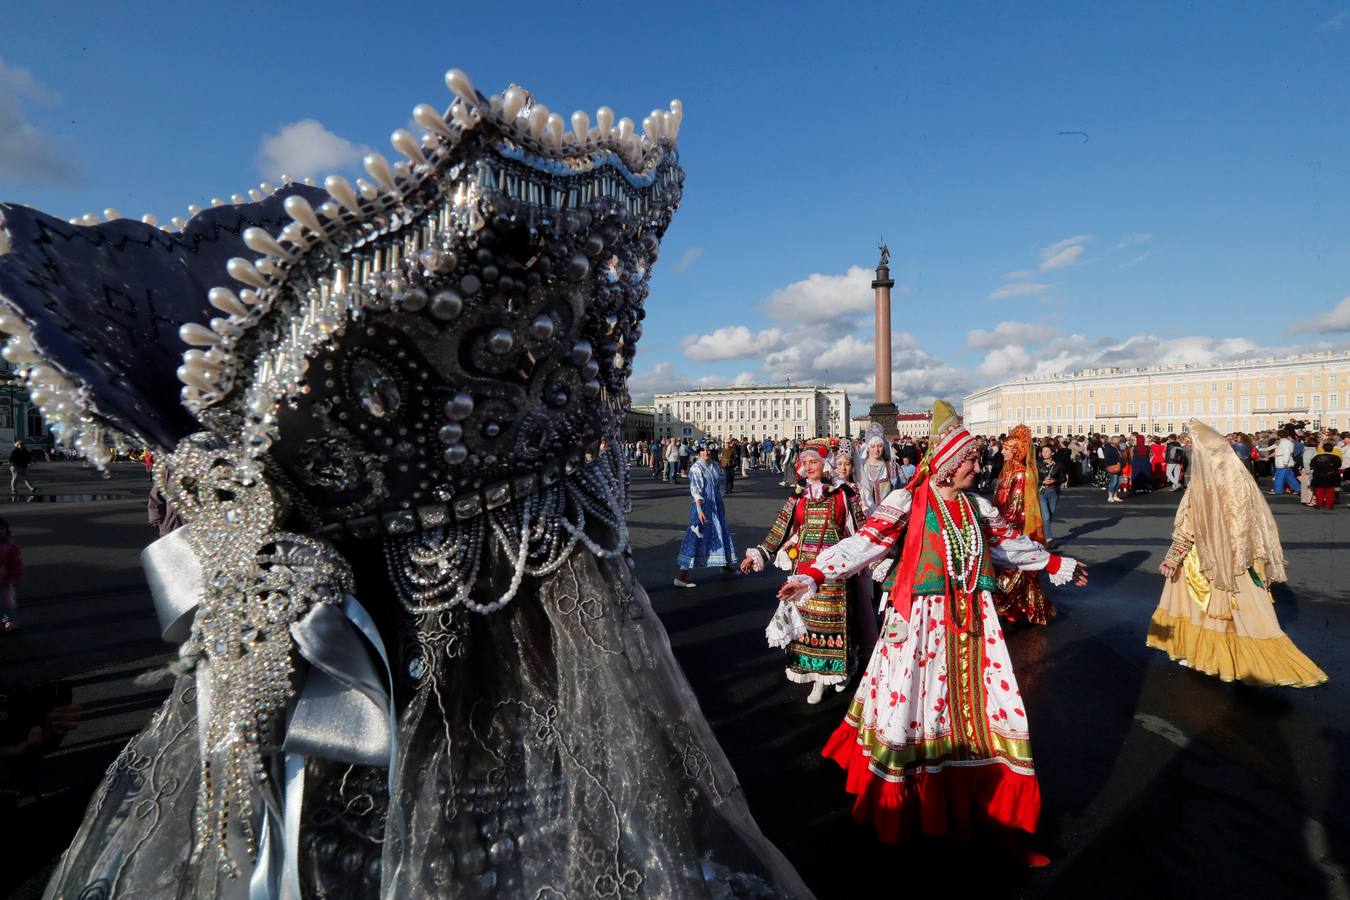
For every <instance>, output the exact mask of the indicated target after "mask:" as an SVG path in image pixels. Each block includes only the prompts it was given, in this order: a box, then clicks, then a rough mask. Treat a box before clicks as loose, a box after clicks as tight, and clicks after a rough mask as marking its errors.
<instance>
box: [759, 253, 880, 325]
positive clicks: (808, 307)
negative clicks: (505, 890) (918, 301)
mask: <svg viewBox="0 0 1350 900" xmlns="http://www.w3.org/2000/svg"><path fill="white" fill-rule="evenodd" d="M874 277H876V273H875V272H873V271H872V270H871V269H864V268H862V267H861V266H853V267H851V268H850V269H849V270H848V271H847V272H845V273H844V274H843V275H821V274H818V273H817V274H814V275H809V276H807V277H806V278H803V279H802V280H801V281H795V282H793V283H792V284H789V285H788V286H787V287H782V288H778V289H777V290H776V291H774V292H773V293H771V294H769V296H768V297H766V298H764V302H763V304H762V306H763V308H764V311H765V312H766V313H768V314H769V315H770V316H772V317H773V318H775V319H779V320H781V321H791V322H819V321H823V320H826V319H838V318H841V317H843V316H848V315H853V314H856V313H860V312H864V311H871V310H872V309H873V307H874V306H875V303H876V301H875V297H876V294H875V293H874V292H873V290H872V279H873V278H874ZM903 291H904V288H897V289H895V290H893V291H892V295H894V294H896V293H902V292H903Z"/></svg>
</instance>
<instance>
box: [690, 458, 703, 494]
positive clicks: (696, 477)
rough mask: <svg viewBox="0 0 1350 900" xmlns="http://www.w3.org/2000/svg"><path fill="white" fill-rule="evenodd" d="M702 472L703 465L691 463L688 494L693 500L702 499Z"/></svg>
mask: <svg viewBox="0 0 1350 900" xmlns="http://www.w3.org/2000/svg"><path fill="white" fill-rule="evenodd" d="M704 472H705V470H704V468H703V466H700V465H693V466H690V467H689V496H691V497H693V498H694V499H695V500H702V499H703V490H704V487H705V485H704V481H703V480H704V477H705V476H704Z"/></svg>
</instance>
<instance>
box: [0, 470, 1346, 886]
mask: <svg viewBox="0 0 1350 900" xmlns="http://www.w3.org/2000/svg"><path fill="white" fill-rule="evenodd" d="M33 476H34V480H35V483H36V484H37V485H38V487H39V489H41V490H43V491H44V492H46V494H47V496H44V497H43V498H39V499H38V500H36V501H33V502H28V501H27V499H26V498H23V497H21V498H19V500H18V501H17V502H9V501H6V500H5V499H4V496H3V495H0V516H5V517H6V518H8V519H9V521H10V523H11V525H12V527H13V531H14V534H15V536H16V539H17V540H18V541H19V542H20V544H21V545H22V546H23V548H24V554H25V560H26V564H27V569H28V575H27V579H26V581H25V583H24V585H23V587H22V588H21V590H20V594H19V596H20V604H21V605H20V614H21V616H22V622H23V625H24V627H23V630H22V631H21V632H20V633H19V634H17V635H13V636H9V637H4V638H3V639H0V668H2V674H3V675H4V677H5V678H6V679H12V678H23V679H26V680H35V679H38V678H67V679H70V680H71V682H72V685H73V689H74V694H75V699H76V700H77V701H79V702H80V703H81V704H82V705H83V708H84V713H83V717H84V720H83V723H82V725H81V727H80V729H79V730H78V731H76V732H75V733H74V734H72V735H71V736H70V738H69V739H68V740H67V741H66V743H65V745H64V746H63V747H62V749H61V750H60V751H59V752H58V753H57V754H55V755H54V756H52V757H50V758H49V759H48V760H46V761H45V763H44V767H43V771H42V780H41V784H40V787H41V790H40V796H39V797H37V798H24V799H23V800H22V801H21V804H20V807H19V809H18V811H17V817H16V818H14V819H11V820H10V821H7V822H6V823H5V833H6V835H7V836H6V839H5V850H6V852H5V863H6V864H5V866H4V867H0V868H2V870H3V871H2V873H0V894H4V895H9V896H17V897H29V896H37V895H39V894H40V892H41V887H42V884H43V883H44V882H45V877H46V872H48V871H50V867H51V865H52V863H53V861H54V858H55V856H56V855H57V854H59V852H60V851H61V849H63V848H64V846H65V844H66V843H67V842H68V840H69V838H70V835H71V833H72V832H73V830H74V828H75V827H76V825H77V823H78V821H79V818H80V816H81V814H82V811H83V808H84V805H85V803H86V802H87V800H88V797H89V794H90V792H91V791H92V789H93V786H94V784H95V783H96V781H97V779H98V777H99V775H100V774H101V773H102V771H103V770H104V768H106V766H107V765H108V763H109V762H111V760H112V759H113V757H114V756H115V755H116V753H117V751H118V750H119V749H120V748H121V746H122V745H123V744H124V743H125V742H126V740H127V739H128V738H129V737H130V736H131V735H133V734H134V733H135V732H136V731H137V730H138V729H139V728H140V727H141V726H142V725H143V724H144V722H145V721H146V720H147V719H148V718H149V716H150V714H151V712H153V710H154V709H155V708H156V707H157V706H158V705H159V703H160V701H161V700H162V698H163V697H164V695H165V691H164V689H163V688H160V687H154V686H149V687H147V686H141V685H137V684H135V683H134V681H133V679H134V677H135V676H136V675H137V674H139V673H140V672H142V671H144V670H146V669H147V668H151V667H153V666H155V665H159V664H162V662H163V661H164V660H165V659H166V658H167V648H166V647H165V645H164V644H162V643H160V642H159V640H158V634H157V628H156V626H155V622H154V617H153V613H152V611H151V607H150V601H149V598H148V596H147V594H146V591H145V588H144V583H143V579H142V577H141V573H140V570H139V567H138V563H137V554H138V553H139V550H140V548H141V547H142V546H143V545H144V544H145V543H146V542H147V541H148V540H150V539H151V538H152V537H153V532H152V531H151V529H150V528H149V527H148V526H147V525H146V524H145V510H144V499H145V491H146V490H147V488H148V484H149V482H148V479H147V477H146V475H145V473H144V470H143V469H142V468H141V467H140V466H139V465H131V464H122V465H119V466H117V467H116V471H115V473H114V476H113V477H112V478H111V479H107V480H104V479H100V478H98V477H97V476H96V475H94V474H93V473H91V472H90V471H89V470H87V469H83V468H81V467H79V466H78V465H76V464H62V463H55V464H49V465H41V466H38V467H35V469H34V471H33ZM777 480H778V479H777V477H776V476H772V477H771V476H769V475H767V474H765V473H756V474H755V475H753V476H752V477H751V478H750V479H748V480H738V482H737V488H736V492H735V493H734V494H732V495H730V497H729V498H728V502H727V507H728V513H729V517H730V523H731V527H732V531H733V532H734V534H735V537H736V544H737V547H738V549H739V550H741V551H742V552H743V551H744V548H745V547H746V546H747V545H749V544H751V543H753V542H755V541H758V540H760V539H761V538H762V537H763V535H764V532H765V531H766V530H767V528H768V524H769V522H770V521H772V518H773V516H774V514H775V513H776V512H777V510H778V508H779V506H780V505H781V503H782V500H783V497H784V489H783V488H781V487H779V486H778V484H777ZM633 488H634V490H633V494H634V503H633V511H632V514H631V516H630V520H629V521H630V526H631V530H632V539H633V542H634V546H635V553H636V556H637V560H638V566H639V568H638V573H639V575H640V577H641V580H642V582H643V583H644V585H646V587H647V589H648V591H649V593H650V596H651V599H652V602H653V604H654V606H655V608H656V610H657V613H658V614H659V615H660V617H661V619H662V621H663V622H664V623H665V626H666V628H667V630H668V631H669V633H670V638H671V643H672V645H673V647H674V650H675V654H676V656H677V658H678V659H679V661H680V663H681V664H682V665H683V667H684V669H685V672H686V673H687V675H688V677H689V679H690V682H691V683H692V684H693V687H694V690H695V692H696V693H697V694H698V697H699V700H700V702H701V703H702V706H703V710H704V712H705V714H706V715H707V717H708V719H709V720H710V722H711V723H712V725H713V728H714V730H715V731H716V733H717V736H718V738H719V740H720V741H721V743H722V746H723V748H724V749H725V751H726V753H727V756H728V757H729V758H730V760H731V763H732V765H733V766H734V768H735V769H736V772H737V773H738V775H739V776H740V779H741V783H742V786H743V788H744V790H745V793H746V796H747V798H748V800H749V802H750V806H751V809H752V811H753V812H754V813H755V816H756V818H757V819H758V821H759V823H760V825H761V826H762V827H763V829H764V831H765V833H766V834H767V835H768V836H769V838H770V839H772V840H773V841H774V842H775V843H777V845H778V846H779V847H780V848H781V849H782V850H783V852H784V853H785V854H786V855H787V857H788V858H789V859H790V860H791V861H792V862H793V863H794V864H795V865H796V866H797V868H798V870H799V871H800V872H801V874H802V876H803V877H804V878H805V879H806V881H807V882H808V884H809V885H810V886H811V887H812V888H813V889H814V890H815V891H816V892H817V894H818V895H819V896H820V897H822V898H828V897H840V896H853V895H856V894H857V893H858V892H859V891H860V890H861V891H866V892H867V893H869V894H875V893H876V892H879V891H884V892H885V893H886V894H887V895H894V896H901V895H902V894H910V893H914V892H915V891H920V890H921V891H927V890H930V889H932V888H935V887H939V886H941V887H943V888H945V889H947V890H952V889H953V888H955V889H957V892H958V893H959V894H968V893H971V892H972V891H973V890H976V889H992V890H996V891H998V894H997V896H1000V897H1069V898H1077V897H1149V898H1150V900H1159V898H1168V897H1178V898H1187V900H1195V898H1202V897H1225V898H1243V897H1262V898H1275V897H1301V898H1302V897H1350V891H1347V880H1346V873H1347V871H1350V719H1348V718H1347V711H1350V664H1348V663H1350V652H1347V650H1346V648H1345V636H1346V635H1350V592H1348V591H1347V590H1346V587H1345V583H1346V578H1347V576H1350V556H1348V555H1347V553H1346V551H1347V550H1350V509H1346V508H1345V507H1344V506H1342V507H1341V508H1339V509H1338V510H1337V511H1336V512H1335V513H1319V512H1314V511H1311V510H1307V509H1304V508H1303V507H1301V506H1299V505H1298V503H1297V500H1296V498H1293V497H1279V498H1272V499H1271V502H1272V506H1273V508H1274V510H1275V513H1276V518H1277V521H1278V522H1279V526H1280V531H1281V536H1282V538H1283V540H1284V547H1285V551H1286V553H1287V555H1288V557H1289V572H1290V581H1289V583H1288V584H1286V585H1278V586H1277V587H1276V590H1275V599H1276V607H1277V610H1278V612H1279V615H1280V620H1281V623H1282V624H1283V626H1284V628H1285V630H1286V631H1287V632H1288V633H1289V634H1290V636H1291V637H1292V638H1293V640H1294V641H1295V642H1296V643H1297V644H1298V645H1299V646H1300V647H1301V648H1302V649H1303V650H1304V651H1305V652H1306V653H1307V654H1308V655H1309V656H1311V657H1312V658H1313V659H1314V660H1315V661H1316V662H1317V663H1318V664H1319V665H1320V666H1321V667H1322V668H1323V669H1324V670H1326V672H1327V674H1328V675H1329V676H1330V678H1331V681H1330V682H1329V683H1328V684H1326V685H1324V686H1322V687H1319V688H1315V689H1311V690H1303V691H1300V690H1293V689H1287V688H1272V689H1258V688H1251V687H1246V686H1243V685H1234V684H1223V683H1222V682H1220V681H1218V680H1217V679H1214V678H1209V677H1206V676H1202V675H1199V674H1197V673H1195V672H1191V671H1189V670H1186V669H1183V668H1181V667H1180V666H1178V665H1176V664H1174V663H1172V662H1171V661H1169V660H1168V659H1167V658H1166V657H1165V656H1164V655H1163V654H1161V653H1159V652H1158V651H1156V650H1149V649H1147V648H1146V647H1145V646H1144V635H1145V632H1146V630H1147V624H1148V619H1149V616H1150V615H1151V614H1152V611H1153V609H1154V606H1155V605H1156V603H1157V599H1158V594H1159V591H1160V589H1161V579H1160V577H1159V576H1158V575H1157V567H1158V563H1159V562H1160V561H1161V560H1162V557H1163V554H1164V553H1165V552H1166V550H1167V547H1168V544H1169V534H1170V528H1171V520H1172V514H1173V512H1174V510H1175V507H1176V501H1177V499H1178V496H1179V495H1177V494H1171V493H1168V492H1166V491H1163V492H1158V493H1154V494H1152V495H1149V496H1146V497H1142V498H1133V499H1131V500H1129V501H1128V502H1127V503H1125V504H1121V505H1116V504H1111V505H1108V504H1106V503H1105V501H1104V497H1103V495H1102V493H1101V492H1100V491H1096V490H1092V489H1090V488H1075V489H1071V490H1069V491H1066V492H1065V495H1064V498H1063V500H1062V501H1061V504H1060V509H1059V515H1058V518H1057V520H1056V521H1055V523H1054V524H1055V529H1056V536H1057V537H1060V538H1061V539H1062V540H1063V542H1064V547H1063V552H1064V553H1066V554H1068V555H1070V556H1073V557H1075V558H1078V559H1081V560H1083V561H1085V562H1086V563H1087V564H1088V565H1089V566H1090V567H1091V584H1090V586H1089V587H1087V588H1085V589H1069V588H1052V589H1051V595H1052V597H1053V599H1054V602H1055V603H1056V605H1057V606H1058V607H1059V610H1060V614H1059V617H1058V618H1057V619H1055V620H1054V622H1053V623H1052V624H1051V625H1049V626H1048V627H1043V628H1020V629H1019V628H1009V629H1008V630H1007V633H1008V638H1009V644H1010V647H1011V650H1012V654H1013V661H1014V665H1015V667H1016V669H1017V674H1018V677H1019V679H1020V681H1021V687H1022V691H1023V696H1024V698H1025V699H1026V701H1027V709H1028V713H1029V718H1030V722H1031V735H1032V745H1033V749H1034V752H1035V757H1036V763H1037V770H1038V774H1039V776H1040V782H1041V790H1042V795H1043V803H1044V812H1043V816H1042V824H1041V831H1040V837H1039V839H1038V841H1039V846H1041V847H1042V848H1043V849H1044V850H1045V851H1046V852H1048V853H1049V854H1050V855H1051V856H1052V858H1053V860H1054V863H1053V864H1052V865H1051V866H1050V867H1049V868H1046V869H1042V870H1038V871H1026V870H1019V869H1015V868H1009V867H1007V866H1005V865H1002V864H1000V863H998V862H997V861H995V860H991V859H988V858H987V857H986V856H984V855H982V854H978V853H976V852H974V851H972V850H971V849H970V848H967V847H962V846H948V845H946V844H945V843H943V842H924V843H921V844H919V845H917V846H915V847H912V848H906V849H896V848H893V847H887V846H883V845H881V844H878V843H877V842H876V841H875V840H874V839H873V837H872V835H871V832H870V830H869V829H867V828H864V827H862V826H859V825H856V824H854V823H853V822H852V821H851V819H850V818H849V815H848V809H849V798H848V797H847V795H845V794H844V792H843V789H842V786H843V778H842V775H841V773H840V771H839V770H838V769H837V768H836V767H835V766H834V765H833V764H832V763H826V762H825V761H824V760H822V759H821V758H820V756H819V751H820V748H821V746H822V745H823V743H824V741H825V739H826V738H827V737H828V735H829V734H830V732H831V731H832V730H833V729H834V727H835V726H836V725H837V724H838V722H839V721H840V719H841V718H842V716H843V713H844V710H845V707H846V706H847V703H848V698H849V692H845V693H842V694H829V695H827V697H826V699H825V701H824V702H822V703H821V704H820V705H819V706H814V707H812V706H808V705H806V703H805V696H806V692H807V689H806V688H805V687H804V686H799V685H793V684H790V683H788V682H787V681H786V680H785V679H784V678H783V668H782V665H783V664H782V655H781V653H779V652H776V651H772V650H770V649H769V648H768V647H767V646H766V645H765V643H764V626H765V624H766V623H767V621H768V618H769V616H770V614H771V613H772V611H773V609H774V605H775V601H774V599H773V593H774V591H775V589H776V587H777V584H778V582H779V581H780V579H781V577H782V573H779V572H777V571H771V572H768V573H764V574H761V575H753V576H742V575H726V574H723V573H722V572H720V571H706V572H705V571H696V572H695V573H694V576H693V577H694V580H695V581H696V582H697V583H698V587H697V588H695V589H693V590H681V589H677V588H675V587H673V586H672V585H671V578H672V576H673V575H674V558H675V553H676V549H677V547H678V544H679V540H680V537H681V534H682V531H683V528H684V524H685V522H686V521H687V517H688V507H689V495H688V491H687V488H686V486H685V485H684V484H683V483H681V484H680V485H678V486H671V485H666V484H662V483H660V482H656V481H654V480H652V479H650V477H649V476H648V474H647V473H644V472H642V471H635V472H634V473H633ZM52 500H56V501H59V502H52Z"/></svg>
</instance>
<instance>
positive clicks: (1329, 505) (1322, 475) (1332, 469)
mask: <svg viewBox="0 0 1350 900" xmlns="http://www.w3.org/2000/svg"><path fill="white" fill-rule="evenodd" d="M1335 449H1336V442H1335V441H1326V442H1325V443H1323V444H1322V452H1321V453H1318V454H1317V455H1316V456H1314V457H1313V458H1312V461H1311V462H1310V463H1308V471H1309V472H1311V473H1312V484H1311V485H1310V486H1311V487H1312V492H1313V508H1314V509H1325V510H1328V511H1330V510H1333V509H1335V508H1336V488H1338V487H1340V484H1341V459H1340V457H1339V456H1337V455H1336V454H1335V453H1334V452H1333V451H1334V450H1335Z"/></svg>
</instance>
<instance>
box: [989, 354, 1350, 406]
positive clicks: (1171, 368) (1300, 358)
mask: <svg viewBox="0 0 1350 900" xmlns="http://www.w3.org/2000/svg"><path fill="white" fill-rule="evenodd" d="M1316 362H1350V350H1341V351H1337V350H1324V351H1322V352H1320V353H1296V354H1294V355H1293V356H1267V357H1264V358H1262V359H1243V360H1234V361H1230V362H1225V363H1173V364H1171V365H1165V366H1134V367H1130V368H1123V367H1120V366H1104V367H1102V368H1098V369H1079V370H1077V371H1074V372H1055V373H1051V374H1049V375H1039V376H1033V375H1028V376H1026V377H1024V378H1014V379H1009V380H1008V381H1000V382H997V383H995V384H990V385H985V386H984V387H980V388H976V389H975V390H973V391H971V392H970V393H969V394H967V395H966V397H974V396H976V395H978V394H982V393H984V392H986V391H993V390H998V389H999V388H1006V387H1016V386H1020V385H1030V384H1051V383H1054V382H1063V381H1075V380H1079V379H1087V378H1125V377H1129V376H1131V375H1161V376H1172V375H1184V374H1186V373H1191V374H1199V373H1204V372H1225V371H1232V372H1235V371H1239V370H1242V369H1255V368H1259V367H1261V366H1284V365H1295V364H1298V363H1305V364H1306V363H1316Z"/></svg>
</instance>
